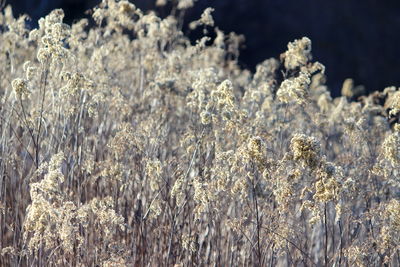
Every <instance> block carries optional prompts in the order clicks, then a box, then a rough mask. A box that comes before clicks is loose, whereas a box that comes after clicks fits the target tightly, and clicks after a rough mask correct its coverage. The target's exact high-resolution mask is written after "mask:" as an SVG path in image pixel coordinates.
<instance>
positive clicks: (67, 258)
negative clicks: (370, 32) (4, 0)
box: [0, 0, 400, 266]
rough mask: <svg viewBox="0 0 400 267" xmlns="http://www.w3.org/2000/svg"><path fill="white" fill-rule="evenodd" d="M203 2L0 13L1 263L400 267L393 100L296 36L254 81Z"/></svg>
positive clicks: (108, 3) (398, 156)
mask: <svg viewBox="0 0 400 267" xmlns="http://www.w3.org/2000/svg"><path fill="white" fill-rule="evenodd" d="M168 2H170V3H169V4H168ZM195 2H196V1H192V0H179V1H167V0H158V1H156V5H157V6H159V7H160V8H162V7H165V6H166V7H168V8H171V10H172V11H171V15H168V16H166V17H163V18H162V17H159V16H158V15H157V13H156V12H155V11H151V12H147V13H145V12H143V11H141V10H140V9H138V8H137V7H136V6H135V5H134V4H132V3H130V2H128V1H117V0H104V1H102V2H101V3H100V4H99V5H98V6H97V7H96V8H94V10H93V12H92V19H90V20H88V19H83V20H80V21H77V22H76V23H74V24H73V25H67V24H65V23H63V17H64V14H63V11H62V10H60V9H57V10H54V11H52V12H51V13H50V14H49V15H48V16H46V17H45V18H42V19H40V20H39V27H38V28H37V29H32V30H29V29H27V28H26V25H25V20H26V19H27V17H26V16H21V17H19V18H18V19H15V18H14V17H13V15H12V12H11V7H6V8H5V9H4V10H2V12H0V44H1V45H0V62H2V64H0V101H1V104H0V110H1V113H0V114H1V115H0V116H1V117H0V121H1V123H0V135H1V139H0V266H252V265H253V266H398V265H399V264H400V248H399V243H400V236H399V232H400V226H399V221H400V214H399V209H400V207H399V201H400V199H399V198H400V191H399V186H400V182H399V181H400V180H399V177H400V168H399V163H400V150H399V145H400V126H399V124H397V123H398V121H399V119H400V118H399V115H400V113H399V110H400V106H399V103H400V101H399V98H400V90H399V89H398V88H396V87H388V88H386V89H385V90H384V91H383V92H375V93H373V94H371V95H368V96H363V97H361V98H357V97H358V96H359V95H361V94H363V88H362V87H360V86H358V87H357V86H356V87H355V86H354V85H353V82H352V80H351V79H348V80H346V81H345V82H344V84H343V89H342V94H343V95H342V96H341V97H337V98H333V97H331V95H330V92H329V90H328V88H327V86H326V85H325V80H326V77H325V72H324V69H325V67H324V66H323V65H322V64H321V63H319V62H315V61H313V59H312V53H311V52H312V50H311V40H310V39H308V38H306V37H304V38H302V39H299V40H294V41H293V42H290V43H289V44H288V47H287V51H286V52H284V53H282V55H281V58H280V59H274V58H272V59H267V60H265V61H263V62H261V63H260V64H259V65H258V66H257V67H256V72H255V73H251V72H250V71H248V70H245V69H242V68H241V67H239V65H238V62H237V59H238V54H239V50H238V48H239V47H240V44H241V42H242V41H243V37H242V36H238V35H236V34H234V33H230V34H225V33H223V32H222V31H221V30H219V29H218V28H216V27H215V26H214V24H215V22H214V19H213V18H212V11H213V9H212V8H208V9H206V10H205V11H204V12H203V14H202V15H201V17H200V18H199V19H198V20H196V21H193V22H191V23H189V25H190V27H191V28H192V29H194V28H196V27H200V28H203V30H204V31H203V33H204V36H202V37H201V38H200V39H199V40H197V41H196V42H191V41H190V40H189V39H188V38H187V37H186V36H185V35H184V34H183V32H182V31H181V28H182V22H183V18H184V14H185V12H186V11H187V10H188V9H189V8H191V7H192V6H193V5H195ZM89 25H90V26H89ZM211 31H215V34H214V33H211Z"/></svg>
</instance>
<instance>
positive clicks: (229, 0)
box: [6, 0, 400, 95]
mask: <svg viewBox="0 0 400 267" xmlns="http://www.w3.org/2000/svg"><path fill="white" fill-rule="evenodd" d="M98 2H99V1H96V0H88V1H80V0H8V1H6V3H7V4H11V5H12V6H13V7H14V8H13V10H14V15H18V14H21V13H27V14H29V15H30V16H31V18H32V25H35V23H36V21H37V19H38V18H40V17H42V16H44V15H46V14H47V13H48V12H50V11H51V10H52V9H54V8H63V9H64V11H65V14H66V19H65V21H66V22H67V23H71V22H72V21H73V20H75V19H77V18H80V17H82V16H83V15H84V11H85V10H87V9H90V8H92V7H93V6H94V5H96V4H97V3H98ZM132 2H133V3H134V4H135V5H136V6H138V7H139V8H141V9H142V10H147V9H150V8H154V2H155V1H154V0H136V1H132ZM208 6H211V7H214V8H215V12H214V13H213V16H214V19H215V22H216V26H218V27H219V28H220V29H222V30H223V31H224V32H230V31H234V32H236V33H238V34H244V35H245V37H246V42H245V47H243V50H242V52H241V56H240V64H241V65H242V66H244V67H246V68H249V69H251V70H254V68H255V66H256V64H258V63H259V62H261V61H263V60H265V59H267V58H270V57H279V55H280V54H281V53H282V52H284V51H285V50H286V45H287V43H288V42H289V41H292V40H294V39H296V38H300V37H302V36H307V37H309V38H310V39H311V40H312V42H313V55H314V60H318V61H320V62H321V63H323V64H324V65H325V66H326V74H327V77H328V81H327V83H328V85H329V87H330V89H331V91H332V93H333V95H338V94H339V92H340V88H341V85H342V83H343V80H344V79H346V78H353V79H354V81H355V85H358V84H362V85H365V87H366V89H367V90H368V91H370V92H371V91H375V90H383V89H384V88H385V87H387V86H391V85H399V84H400V62H399V60H400V46H399V41H400V31H399V30H400V0H397V1H394V0H393V1H391V0H357V1H356V0H325V1H322V0H198V2H197V3H196V4H195V6H194V8H192V9H191V10H189V11H188V13H187V16H186V19H185V20H186V22H190V21H192V20H195V19H198V18H199V16H200V14H201V13H202V11H203V10H204V9H205V8H206V7H208ZM158 11H159V14H161V15H162V14H166V11H165V10H161V9H158ZM191 37H192V38H195V37H196V36H193V35H192V36H191Z"/></svg>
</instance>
